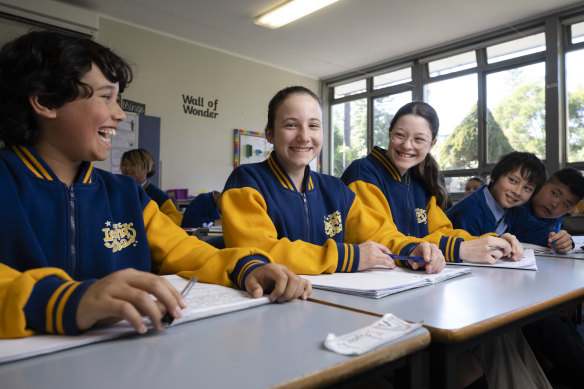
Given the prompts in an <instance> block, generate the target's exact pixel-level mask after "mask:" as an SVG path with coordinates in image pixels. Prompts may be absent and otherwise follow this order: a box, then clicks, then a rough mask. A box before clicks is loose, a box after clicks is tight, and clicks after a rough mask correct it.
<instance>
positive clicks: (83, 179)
mask: <svg viewBox="0 0 584 389" xmlns="http://www.w3.org/2000/svg"><path fill="white" fill-rule="evenodd" d="M12 150H14V152H15V153H16V155H18V157H19V158H20V159H21V160H22V163H24V164H25V166H26V167H27V168H28V169H29V170H30V171H31V172H32V173H33V174H34V175H35V176H36V177H38V178H39V179H41V180H47V181H57V182H60V180H59V178H58V177H57V175H56V174H55V173H53V171H52V170H51V168H50V167H49V165H47V164H46V162H45V161H44V160H43V159H42V158H41V157H40V156H39V155H38V154H37V153H36V151H35V150H34V149H33V148H32V147H28V146H12ZM92 173H93V163H91V162H82V163H81V166H80V167H79V173H78V174H77V180H76V182H75V183H77V184H90V183H91V176H92Z"/></svg>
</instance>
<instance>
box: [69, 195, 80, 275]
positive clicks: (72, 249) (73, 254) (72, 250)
mask: <svg viewBox="0 0 584 389" xmlns="http://www.w3.org/2000/svg"><path fill="white" fill-rule="evenodd" d="M68 189H69V245H70V246H69V255H70V258H69V261H70V262H69V274H71V277H73V278H74V279H77V278H79V277H78V274H77V248H76V245H75V241H76V239H75V235H76V232H77V231H76V230H77V225H76V223H75V192H74V191H73V186H72V185H71V186H69V187H68Z"/></svg>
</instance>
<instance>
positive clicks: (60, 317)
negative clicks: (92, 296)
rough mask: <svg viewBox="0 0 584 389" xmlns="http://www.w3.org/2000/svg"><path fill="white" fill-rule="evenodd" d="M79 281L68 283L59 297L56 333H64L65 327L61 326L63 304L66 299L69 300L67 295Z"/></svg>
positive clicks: (69, 294)
mask: <svg viewBox="0 0 584 389" xmlns="http://www.w3.org/2000/svg"><path fill="white" fill-rule="evenodd" d="M79 285H80V284H79V283H75V284H74V285H70V287H69V289H67V291H66V292H65V293H64V294H63V297H61V301H59V306H58V307H57V315H56V319H57V326H56V327H57V333H59V334H64V333H65V329H64V328H63V311H64V310H65V305H66V304H67V300H69V296H71V293H73V291H74V290H75V289H76V288H77V287H78V286H79Z"/></svg>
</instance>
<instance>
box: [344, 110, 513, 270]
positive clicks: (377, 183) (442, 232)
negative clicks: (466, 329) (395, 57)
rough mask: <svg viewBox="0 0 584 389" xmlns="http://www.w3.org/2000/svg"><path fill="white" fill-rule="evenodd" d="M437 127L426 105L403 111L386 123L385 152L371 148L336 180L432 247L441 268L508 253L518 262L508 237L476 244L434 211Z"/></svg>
mask: <svg viewBox="0 0 584 389" xmlns="http://www.w3.org/2000/svg"><path fill="white" fill-rule="evenodd" d="M438 127H439V121H438V115H437V113H436V111H435V110H434V108H432V107H431V106H430V105H429V104H426V103H423V102H412V103H409V104H406V105H404V106H403V107H401V108H400V109H399V110H398V111H397V113H396V114H395V116H394V117H393V120H392V121H391V124H390V127H389V146H388V148H387V150H384V149H382V148H381V147H375V148H374V149H373V151H372V152H371V154H369V155H368V156H367V157H366V158H363V159H359V160H356V161H354V162H353V163H352V164H351V165H350V166H349V167H348V168H347V170H346V171H345V172H344V173H343V176H342V177H341V179H342V180H343V181H344V182H345V183H346V184H347V185H348V186H349V188H351V189H352V190H353V191H354V192H355V193H356V194H357V197H359V198H361V200H362V201H363V202H364V203H365V204H366V205H368V206H370V207H371V208H373V209H375V210H377V211H378V212H381V213H383V214H384V215H385V217H386V218H387V220H388V223H390V224H394V225H395V226H397V229H398V230H399V231H400V232H402V233H403V234H405V235H411V236H416V237H418V238H423V239H424V240H427V241H428V242H431V243H435V244H437V245H438V246H439V247H440V250H441V251H442V252H443V253H444V256H445V257H446V261H447V262H461V261H462V260H464V261H468V262H479V263H494V262H495V261H496V260H497V258H500V257H501V256H504V255H509V254H510V253H511V252H513V259H515V260H519V259H521V257H522V256H523V248H522V246H521V245H520V244H519V242H518V241H517V240H516V239H515V238H514V237H512V236H511V235H509V234H506V235H503V236H502V237H501V238H498V237H496V236H484V237H481V238H477V237H476V236H472V235H471V234H469V233H468V232H466V231H464V230H455V229H453V227H452V224H451V223H450V220H448V218H447V217H446V215H445V214H444V212H443V211H442V209H441V207H440V206H439V204H442V203H443V202H444V200H445V199H446V190H445V189H444V188H443V186H442V185H441V183H440V181H439V178H440V174H439V170H438V164H437V163H436V161H435V160H434V158H433V157H432V155H431V154H430V150H432V148H433V147H434V145H435V144H436V136H437V135H438ZM489 235H494V234H489Z"/></svg>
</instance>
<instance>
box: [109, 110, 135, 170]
mask: <svg viewBox="0 0 584 389" xmlns="http://www.w3.org/2000/svg"><path fill="white" fill-rule="evenodd" d="M135 148H138V115H137V114H135V113H131V112H126V120H125V121H123V122H121V123H120V124H119V125H118V129H117V130H116V135H114V136H112V173H114V174H120V173H121V171H120V160H121V159H122V154H124V153H125V152H126V151H128V150H132V149H135Z"/></svg>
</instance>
